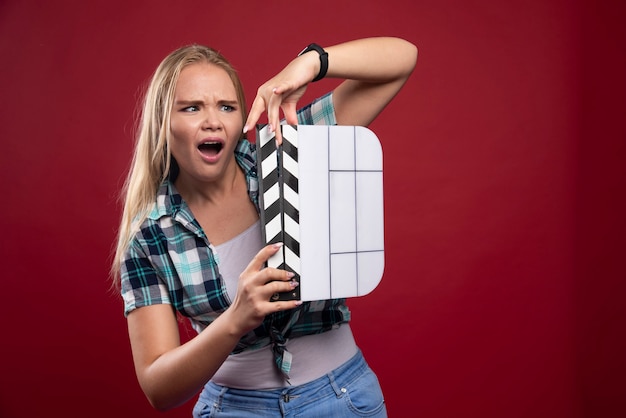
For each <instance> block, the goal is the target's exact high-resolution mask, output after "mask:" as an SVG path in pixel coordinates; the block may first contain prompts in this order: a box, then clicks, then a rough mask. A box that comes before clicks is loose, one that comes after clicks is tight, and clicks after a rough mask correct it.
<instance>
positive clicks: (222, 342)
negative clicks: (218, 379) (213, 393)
mask: <svg viewBox="0 0 626 418" xmlns="http://www.w3.org/2000/svg"><path fill="white" fill-rule="evenodd" d="M227 312H228V311H227ZM232 322H233V321H229V316H228V313H226V312H225V313H224V314H222V315H221V316H220V317H218V318H217V319H216V320H215V321H214V322H213V323H211V325H209V326H208V327H207V328H206V329H205V330H204V331H202V332H201V333H200V334H198V335H197V336H196V337H194V338H192V339H191V340H189V341H188V342H186V343H185V344H183V345H178V344H177V342H175V341H172V340H171V338H169V339H165V338H163V339H160V338H158V337H157V338H142V335H141V334H138V333H135V339H136V341H143V340H145V341H149V343H150V344H151V345H152V347H151V349H152V350H149V352H148V353H146V352H145V351H143V350H144V349H145V348H142V347H141V346H135V345H133V348H134V351H135V355H134V358H135V368H136V370H137V377H138V380H139V383H140V385H141V388H142V390H143V391H144V393H145V395H146V397H147V398H148V400H149V402H150V404H152V406H153V407H154V408H156V409H158V410H162V411H163V410H168V409H171V408H174V407H176V406H179V405H181V404H183V403H185V402H186V401H188V400H189V399H191V398H192V397H193V396H195V395H196V394H197V393H198V392H199V391H200V390H201V389H202V387H203V386H204V385H205V384H206V382H207V381H208V380H209V379H210V378H211V377H212V376H213V375H214V374H215V372H216V371H217V370H218V369H219V368H220V367H221V365H222V363H223V362H224V361H225V360H226V358H227V357H228V355H229V354H230V353H231V351H232V350H233V348H234V347H235V345H236V344H237V342H238V341H239V338H240V337H241V335H240V334H241V333H240V332H239V331H237V330H236V329H235V328H234V327H233V326H232ZM161 324H162V325H161V326H163V322H161ZM165 326H166V327H167V325H165ZM161 331H163V329H161ZM176 332H178V331H177V330H176ZM161 334H166V333H164V332H162V333H161ZM167 334H169V335H172V334H171V330H168V332H167ZM153 335H154V334H153ZM131 341H132V336H131ZM143 347H145V345H144V346H143ZM135 348H136V350H135ZM153 350H154V351H153ZM158 353H162V354H158Z"/></svg>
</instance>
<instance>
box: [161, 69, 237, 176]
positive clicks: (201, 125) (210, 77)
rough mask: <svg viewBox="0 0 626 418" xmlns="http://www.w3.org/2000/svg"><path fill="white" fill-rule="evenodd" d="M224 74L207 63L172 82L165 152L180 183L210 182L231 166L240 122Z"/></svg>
mask: <svg viewBox="0 0 626 418" xmlns="http://www.w3.org/2000/svg"><path fill="white" fill-rule="evenodd" d="M239 106H240V104H239V102H238V101H237V91H236V90H235V87H234V85H233V82H232V81H231V79H230V77H229V76H228V73H226V71H225V70H223V69H222V68H220V67H218V66H216V65H214V64H209V63H196V64H191V65H188V66H187V67H185V68H184V69H183V70H182V71H181V73H180V76H179V78H178V82H177V83H176V90H175V92H174V104H173V107H172V113H171V118H170V125H171V138H170V150H171V153H172V156H173V157H174V158H175V159H176V162H177V163H178V166H179V168H180V173H179V177H178V179H177V183H178V182H179V181H183V182H187V181H191V182H200V183H211V182H219V181H220V180H223V179H224V175H225V174H226V173H230V172H232V171H229V170H235V169H236V167H237V164H236V162H235V158H234V150H235V147H236V146H237V142H238V140H239V138H241V133H242V132H241V131H242V129H243V120H242V118H241V112H240V109H239Z"/></svg>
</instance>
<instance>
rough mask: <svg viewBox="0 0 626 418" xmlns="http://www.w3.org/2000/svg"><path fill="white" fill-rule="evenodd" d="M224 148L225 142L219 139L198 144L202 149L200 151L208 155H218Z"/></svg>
mask: <svg viewBox="0 0 626 418" xmlns="http://www.w3.org/2000/svg"><path fill="white" fill-rule="evenodd" d="M222 148H224V144H222V143H221V142H218V141H215V142H213V141H209V142H203V143H202V144H200V145H198V149H199V150H200V152H201V153H202V154H203V155H206V156H207V157H214V156H216V155H217V154H219V153H220V151H222Z"/></svg>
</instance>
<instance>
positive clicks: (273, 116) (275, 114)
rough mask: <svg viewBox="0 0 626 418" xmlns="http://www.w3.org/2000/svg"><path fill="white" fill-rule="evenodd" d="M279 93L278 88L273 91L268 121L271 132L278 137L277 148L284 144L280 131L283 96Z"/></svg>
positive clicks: (269, 103)
mask: <svg viewBox="0 0 626 418" xmlns="http://www.w3.org/2000/svg"><path fill="white" fill-rule="evenodd" d="M277 91H278V90H277V89H276V88H274V89H272V95H271V96H270V99H269V102H268V104H267V119H268V122H269V124H270V130H271V132H273V133H274V135H275V136H276V146H280V144H282V143H283V137H282V132H281V131H280V106H281V104H282V100H283V96H282V95H281V94H279V93H277Z"/></svg>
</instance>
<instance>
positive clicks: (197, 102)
mask: <svg viewBox="0 0 626 418" xmlns="http://www.w3.org/2000/svg"><path fill="white" fill-rule="evenodd" d="M204 103H205V102H204V100H176V102H174V104H175V105H176V106H197V105H202V104H204ZM217 104H219V105H228V106H237V105H238V104H239V102H238V101H237V100H218V101H217Z"/></svg>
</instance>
